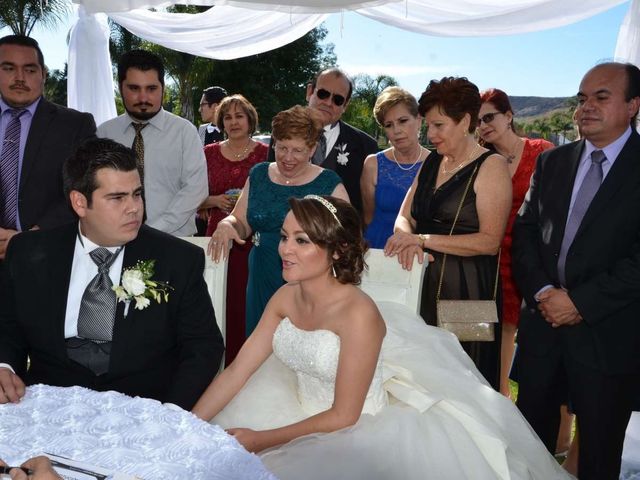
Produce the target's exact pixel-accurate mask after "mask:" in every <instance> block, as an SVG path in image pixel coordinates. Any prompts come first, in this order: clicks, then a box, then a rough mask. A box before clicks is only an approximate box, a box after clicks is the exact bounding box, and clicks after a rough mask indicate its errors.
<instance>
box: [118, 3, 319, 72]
mask: <svg viewBox="0 0 640 480" xmlns="http://www.w3.org/2000/svg"><path fill="white" fill-rule="evenodd" d="M110 17H111V18H112V19H113V20H114V21H115V22H116V23H119V24H120V25H122V26H123V27H124V28H126V29H127V30H129V31H130V32H132V33H134V34H135V35H138V36H139V37H142V38H144V39H145V40H148V41H150V42H153V43H157V44H159V45H162V46H164V47H167V48H171V49H173V50H178V51H180V52H186V53H191V54H193V55H198V56H200V57H206V58H217V59H219V60H230V59H233V58H239V57H247V56H249V55H255V54H257V53H262V52H266V51H269V50H273V49H275V48H278V47H281V46H283V45H286V44H288V43H291V42H293V41H294V40H297V39H298V38H300V37H302V36H303V35H304V34H305V33H307V32H309V31H310V30H312V29H314V28H315V27H317V26H318V25H320V24H321V23H322V22H323V21H324V19H325V18H326V15H308V14H288V13H280V12H264V11H258V10H251V9H246V8H237V7H230V6H221V7H218V6H216V7H214V8H211V9H209V10H207V11H206V12H204V13H198V14H189V13H167V12H152V11H149V10H133V11H131V12H127V13H112V14H110Z"/></svg>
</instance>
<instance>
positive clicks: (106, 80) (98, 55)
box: [67, 6, 117, 125]
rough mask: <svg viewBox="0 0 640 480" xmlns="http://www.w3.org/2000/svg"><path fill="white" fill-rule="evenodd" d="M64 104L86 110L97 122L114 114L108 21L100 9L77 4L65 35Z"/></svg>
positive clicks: (98, 123)
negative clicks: (75, 15) (93, 10)
mask: <svg viewBox="0 0 640 480" xmlns="http://www.w3.org/2000/svg"><path fill="white" fill-rule="evenodd" d="M68 60H69V62H68V72H67V104H68V105H69V107H71V108H75V109H76V110H80V111H81V112H90V113H92V114H93V118H94V119H95V121H96V124H97V125H100V124H101V123H102V122H104V121H106V120H109V119H110V118H113V117H115V116H116V115H117V114H116V104H115V100H114V84H113V73H112V70H111V57H110V55H109V25H108V23H107V16H106V15H105V14H103V13H98V14H88V13H86V11H85V9H84V7H82V6H80V7H79V8H78V19H77V20H76V23H75V25H74V26H73V27H72V28H71V34H70V36H69V59H68Z"/></svg>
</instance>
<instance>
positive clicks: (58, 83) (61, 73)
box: [44, 63, 67, 105]
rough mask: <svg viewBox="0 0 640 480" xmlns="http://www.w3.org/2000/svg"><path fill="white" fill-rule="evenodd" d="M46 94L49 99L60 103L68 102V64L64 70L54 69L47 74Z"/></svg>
mask: <svg viewBox="0 0 640 480" xmlns="http://www.w3.org/2000/svg"><path fill="white" fill-rule="evenodd" d="M44 96H45V98H46V99H47V100H49V101H51V102H53V103H57V104H58V105H66V104H67V64H66V63H65V64H64V68H63V69H62V70H53V71H51V72H49V75H48V76H47V82H46V83H45V86H44Z"/></svg>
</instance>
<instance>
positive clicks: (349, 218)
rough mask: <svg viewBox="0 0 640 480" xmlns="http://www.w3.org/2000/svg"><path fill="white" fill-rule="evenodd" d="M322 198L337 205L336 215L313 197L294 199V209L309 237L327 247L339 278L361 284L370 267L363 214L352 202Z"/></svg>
mask: <svg viewBox="0 0 640 480" xmlns="http://www.w3.org/2000/svg"><path fill="white" fill-rule="evenodd" d="M322 198H324V199H325V200H326V201H327V202H329V203H330V204H331V205H333V206H334V207H335V209H336V212H335V215H336V216H335V217H334V216H333V213H331V211H330V210H329V209H328V208H327V207H326V206H325V205H324V204H323V203H322V202H320V201H319V200H317V199H313V198H290V199H289V206H290V207H291V212H292V213H293V215H294V216H295V217H296V220H297V221H298V223H299V224H300V226H301V227H302V229H303V230H304V232H305V233H306V234H307V235H308V236H309V239H310V240H311V241H312V242H313V243H315V244H316V245H318V246H320V247H321V248H324V249H326V250H327V255H328V256H329V259H330V261H331V262H332V264H333V269H334V270H335V273H336V279H337V280H338V281H339V282H340V283H345V284H348V283H350V284H353V285H359V284H360V277H361V275H362V270H363V269H364V268H365V266H366V264H365V262H364V254H365V252H366V251H367V250H368V248H369V247H368V246H367V243H366V242H365V240H364V238H363V237H362V222H361V220H360V215H359V214H358V212H357V210H356V209H355V208H354V207H353V206H352V205H351V204H350V203H349V202H346V201H344V200H341V199H339V198H335V197H331V196H324V195H323V196H322ZM336 217H337V220H336ZM334 254H337V256H338V259H337V260H336V259H334V258H333V255H334Z"/></svg>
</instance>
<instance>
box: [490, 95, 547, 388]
mask: <svg viewBox="0 0 640 480" xmlns="http://www.w3.org/2000/svg"><path fill="white" fill-rule="evenodd" d="M480 98H481V100H482V105H481V107H480V113H479V115H478V134H479V135H480V144H481V145H483V146H484V147H485V148H488V149H490V150H493V151H496V152H498V153H499V154H501V155H502V156H503V157H504V158H506V159H507V166H508V167H509V174H510V175H511V183H512V191H513V193H512V197H513V199H512V203H511V213H510V215H509V220H508V222H507V230H506V232H505V235H504V239H503V241H502V254H501V256H500V276H501V278H502V322H503V323H502V348H501V363H500V392H501V393H502V394H503V395H506V396H507V397H509V396H510V393H509V370H510V369H511V360H512V358H513V351H514V343H513V342H514V339H515V335H516V330H517V328H518V317H519V315H520V304H521V303H522V295H520V292H518V289H517V287H516V284H515V281H514V280H513V275H512V273H511V229H512V228H513V220H514V219H515V217H516V214H517V213H518V210H520V206H521V205H522V201H523V200H524V196H525V194H526V193H527V190H528V189H529V181H530V180H531V175H532V174H533V169H534V167H535V163H536V158H537V157H538V154H539V153H540V152H542V151H543V150H547V149H549V148H552V147H553V144H552V143H550V142H547V141H546V140H543V139H531V138H523V137H520V136H519V135H518V134H516V132H515V128H514V126H513V110H512V108H511V103H510V102H509V97H508V96H507V94H506V93H504V92H503V91H502V90H498V89H497V88H491V89H489V90H485V91H484V92H482V94H481V95H480Z"/></svg>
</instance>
